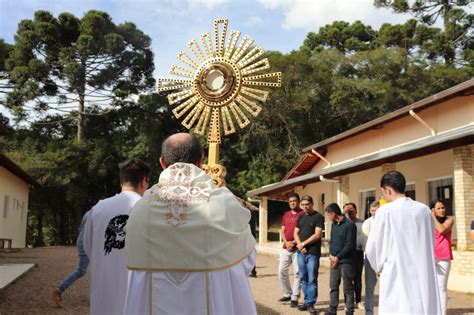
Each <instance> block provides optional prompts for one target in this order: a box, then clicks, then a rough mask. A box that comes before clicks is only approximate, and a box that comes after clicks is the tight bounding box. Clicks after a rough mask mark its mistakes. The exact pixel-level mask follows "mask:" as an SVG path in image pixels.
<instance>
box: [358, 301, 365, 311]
mask: <svg viewBox="0 0 474 315" xmlns="http://www.w3.org/2000/svg"><path fill="white" fill-rule="evenodd" d="M357 308H358V309H360V310H365V305H364V303H363V302H359V303H357Z"/></svg>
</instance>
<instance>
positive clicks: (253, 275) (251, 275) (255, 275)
mask: <svg viewBox="0 0 474 315" xmlns="http://www.w3.org/2000/svg"><path fill="white" fill-rule="evenodd" d="M249 277H252V278H257V273H256V272H252V273H251V274H250V275H249Z"/></svg>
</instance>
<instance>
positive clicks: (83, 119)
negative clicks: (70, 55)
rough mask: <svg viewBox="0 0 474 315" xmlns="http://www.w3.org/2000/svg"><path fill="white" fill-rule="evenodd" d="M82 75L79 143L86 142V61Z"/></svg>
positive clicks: (82, 61) (78, 129)
mask: <svg viewBox="0 0 474 315" xmlns="http://www.w3.org/2000/svg"><path fill="white" fill-rule="evenodd" d="M81 64H82V73H81V77H80V81H79V83H78V85H79V113H78V114H77V115H78V116H77V142H78V143H81V142H83V141H84V127H85V122H86V115H85V114H84V107H85V98H86V97H85V95H86V60H84V59H82V60H81Z"/></svg>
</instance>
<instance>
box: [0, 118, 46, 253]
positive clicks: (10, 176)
mask: <svg viewBox="0 0 474 315" xmlns="http://www.w3.org/2000/svg"><path fill="white" fill-rule="evenodd" d="M0 133H6V128H5V126H3V125H2V124H1V123H0ZM30 186H32V187H38V186H40V184H39V183H38V182H37V181H36V180H35V179H33V178H32V177H31V176H30V175H29V174H28V173H26V172H25V171H24V170H22V169H21V168H20V167H19V166H18V165H16V164H15V163H14V162H13V161H12V160H10V159H9V158H8V157H7V156H6V155H5V154H4V153H2V152H1V151H0V239H11V240H12V247H15V248H22V247H25V245H26V225H27V218H28V195H29V189H30Z"/></svg>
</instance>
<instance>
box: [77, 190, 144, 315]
mask: <svg viewBox="0 0 474 315" xmlns="http://www.w3.org/2000/svg"><path fill="white" fill-rule="evenodd" d="M140 198H141V196H140V195H139V194H137V193H136V192H131V191H124V192H121V193H120V194H117V195H115V196H113V197H111V198H107V199H104V200H101V201H99V202H98V203H97V204H96V205H95V206H94V207H93V208H92V209H91V211H90V214H89V218H88V220H87V223H86V226H85V229H84V250H85V252H86V254H87V256H88V257H89V259H90V269H91V289H90V313H91V314H100V315H105V314H114V315H115V314H122V313H123V307H124V301H125V296H126V293H127V261H126V257H125V252H124V245H125V244H124V242H125V239H124V238H125V234H124V229H123V228H124V226H125V224H126V222H127V220H128V217H129V214H130V211H131V210H132V207H133V206H134V205H135V203H136V202H137V201H138V200H139V199H140Z"/></svg>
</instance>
